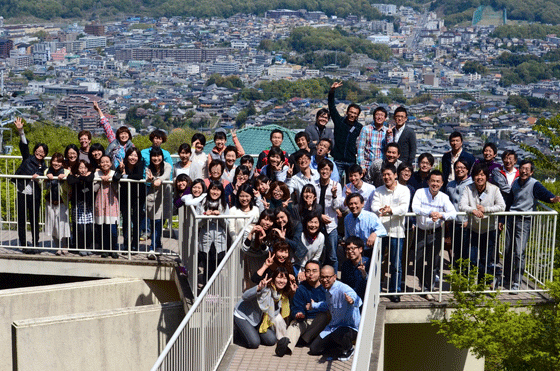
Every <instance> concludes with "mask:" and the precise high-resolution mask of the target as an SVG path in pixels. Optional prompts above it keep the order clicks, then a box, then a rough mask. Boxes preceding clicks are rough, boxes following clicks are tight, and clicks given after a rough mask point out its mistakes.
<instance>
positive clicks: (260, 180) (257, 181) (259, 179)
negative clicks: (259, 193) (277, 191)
mask: <svg viewBox="0 0 560 371" xmlns="http://www.w3.org/2000/svg"><path fill="white" fill-rule="evenodd" d="M266 182H270V179H268V177H267V176H266V174H263V173H260V174H259V175H258V176H256V177H254V178H253V188H255V189H257V188H258V187H259V185H260V184H261V183H266Z"/></svg>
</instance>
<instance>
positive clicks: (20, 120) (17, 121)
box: [14, 117, 23, 131]
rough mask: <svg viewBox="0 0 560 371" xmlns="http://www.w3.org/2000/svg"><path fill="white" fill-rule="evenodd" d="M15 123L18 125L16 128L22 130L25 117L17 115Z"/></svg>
mask: <svg viewBox="0 0 560 371" xmlns="http://www.w3.org/2000/svg"><path fill="white" fill-rule="evenodd" d="M14 125H16V128H17V129H18V131H22V130H23V119H22V118H21V117H16V121H15V122H14Z"/></svg>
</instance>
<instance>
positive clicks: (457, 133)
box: [449, 131, 463, 142]
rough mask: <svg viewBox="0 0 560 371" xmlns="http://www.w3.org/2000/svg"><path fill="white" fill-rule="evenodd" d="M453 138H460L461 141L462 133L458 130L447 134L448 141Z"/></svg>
mask: <svg viewBox="0 0 560 371" xmlns="http://www.w3.org/2000/svg"><path fill="white" fill-rule="evenodd" d="M453 138H461V142H462V141H463V134H461V133H459V132H458V131H454V132H453V133H451V134H449V141H450V142H451V139H453Z"/></svg>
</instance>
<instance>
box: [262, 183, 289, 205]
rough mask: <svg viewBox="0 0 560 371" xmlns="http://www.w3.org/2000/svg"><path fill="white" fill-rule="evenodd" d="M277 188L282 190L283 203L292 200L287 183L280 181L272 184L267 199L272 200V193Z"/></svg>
mask: <svg viewBox="0 0 560 371" xmlns="http://www.w3.org/2000/svg"><path fill="white" fill-rule="evenodd" d="M276 187H278V188H280V190H281V191H282V201H286V200H289V199H290V188H288V186H287V185H286V183H284V182H281V181H279V180H275V181H274V182H272V183H271V184H270V189H269V190H268V194H267V195H266V197H267V198H270V199H271V198H272V191H274V190H275V189H276Z"/></svg>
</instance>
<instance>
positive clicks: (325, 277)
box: [320, 274, 335, 280]
mask: <svg viewBox="0 0 560 371" xmlns="http://www.w3.org/2000/svg"><path fill="white" fill-rule="evenodd" d="M334 276H335V275H334V274H331V275H330V276H321V277H320V279H322V280H330V279H331V278H333V277H334Z"/></svg>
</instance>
